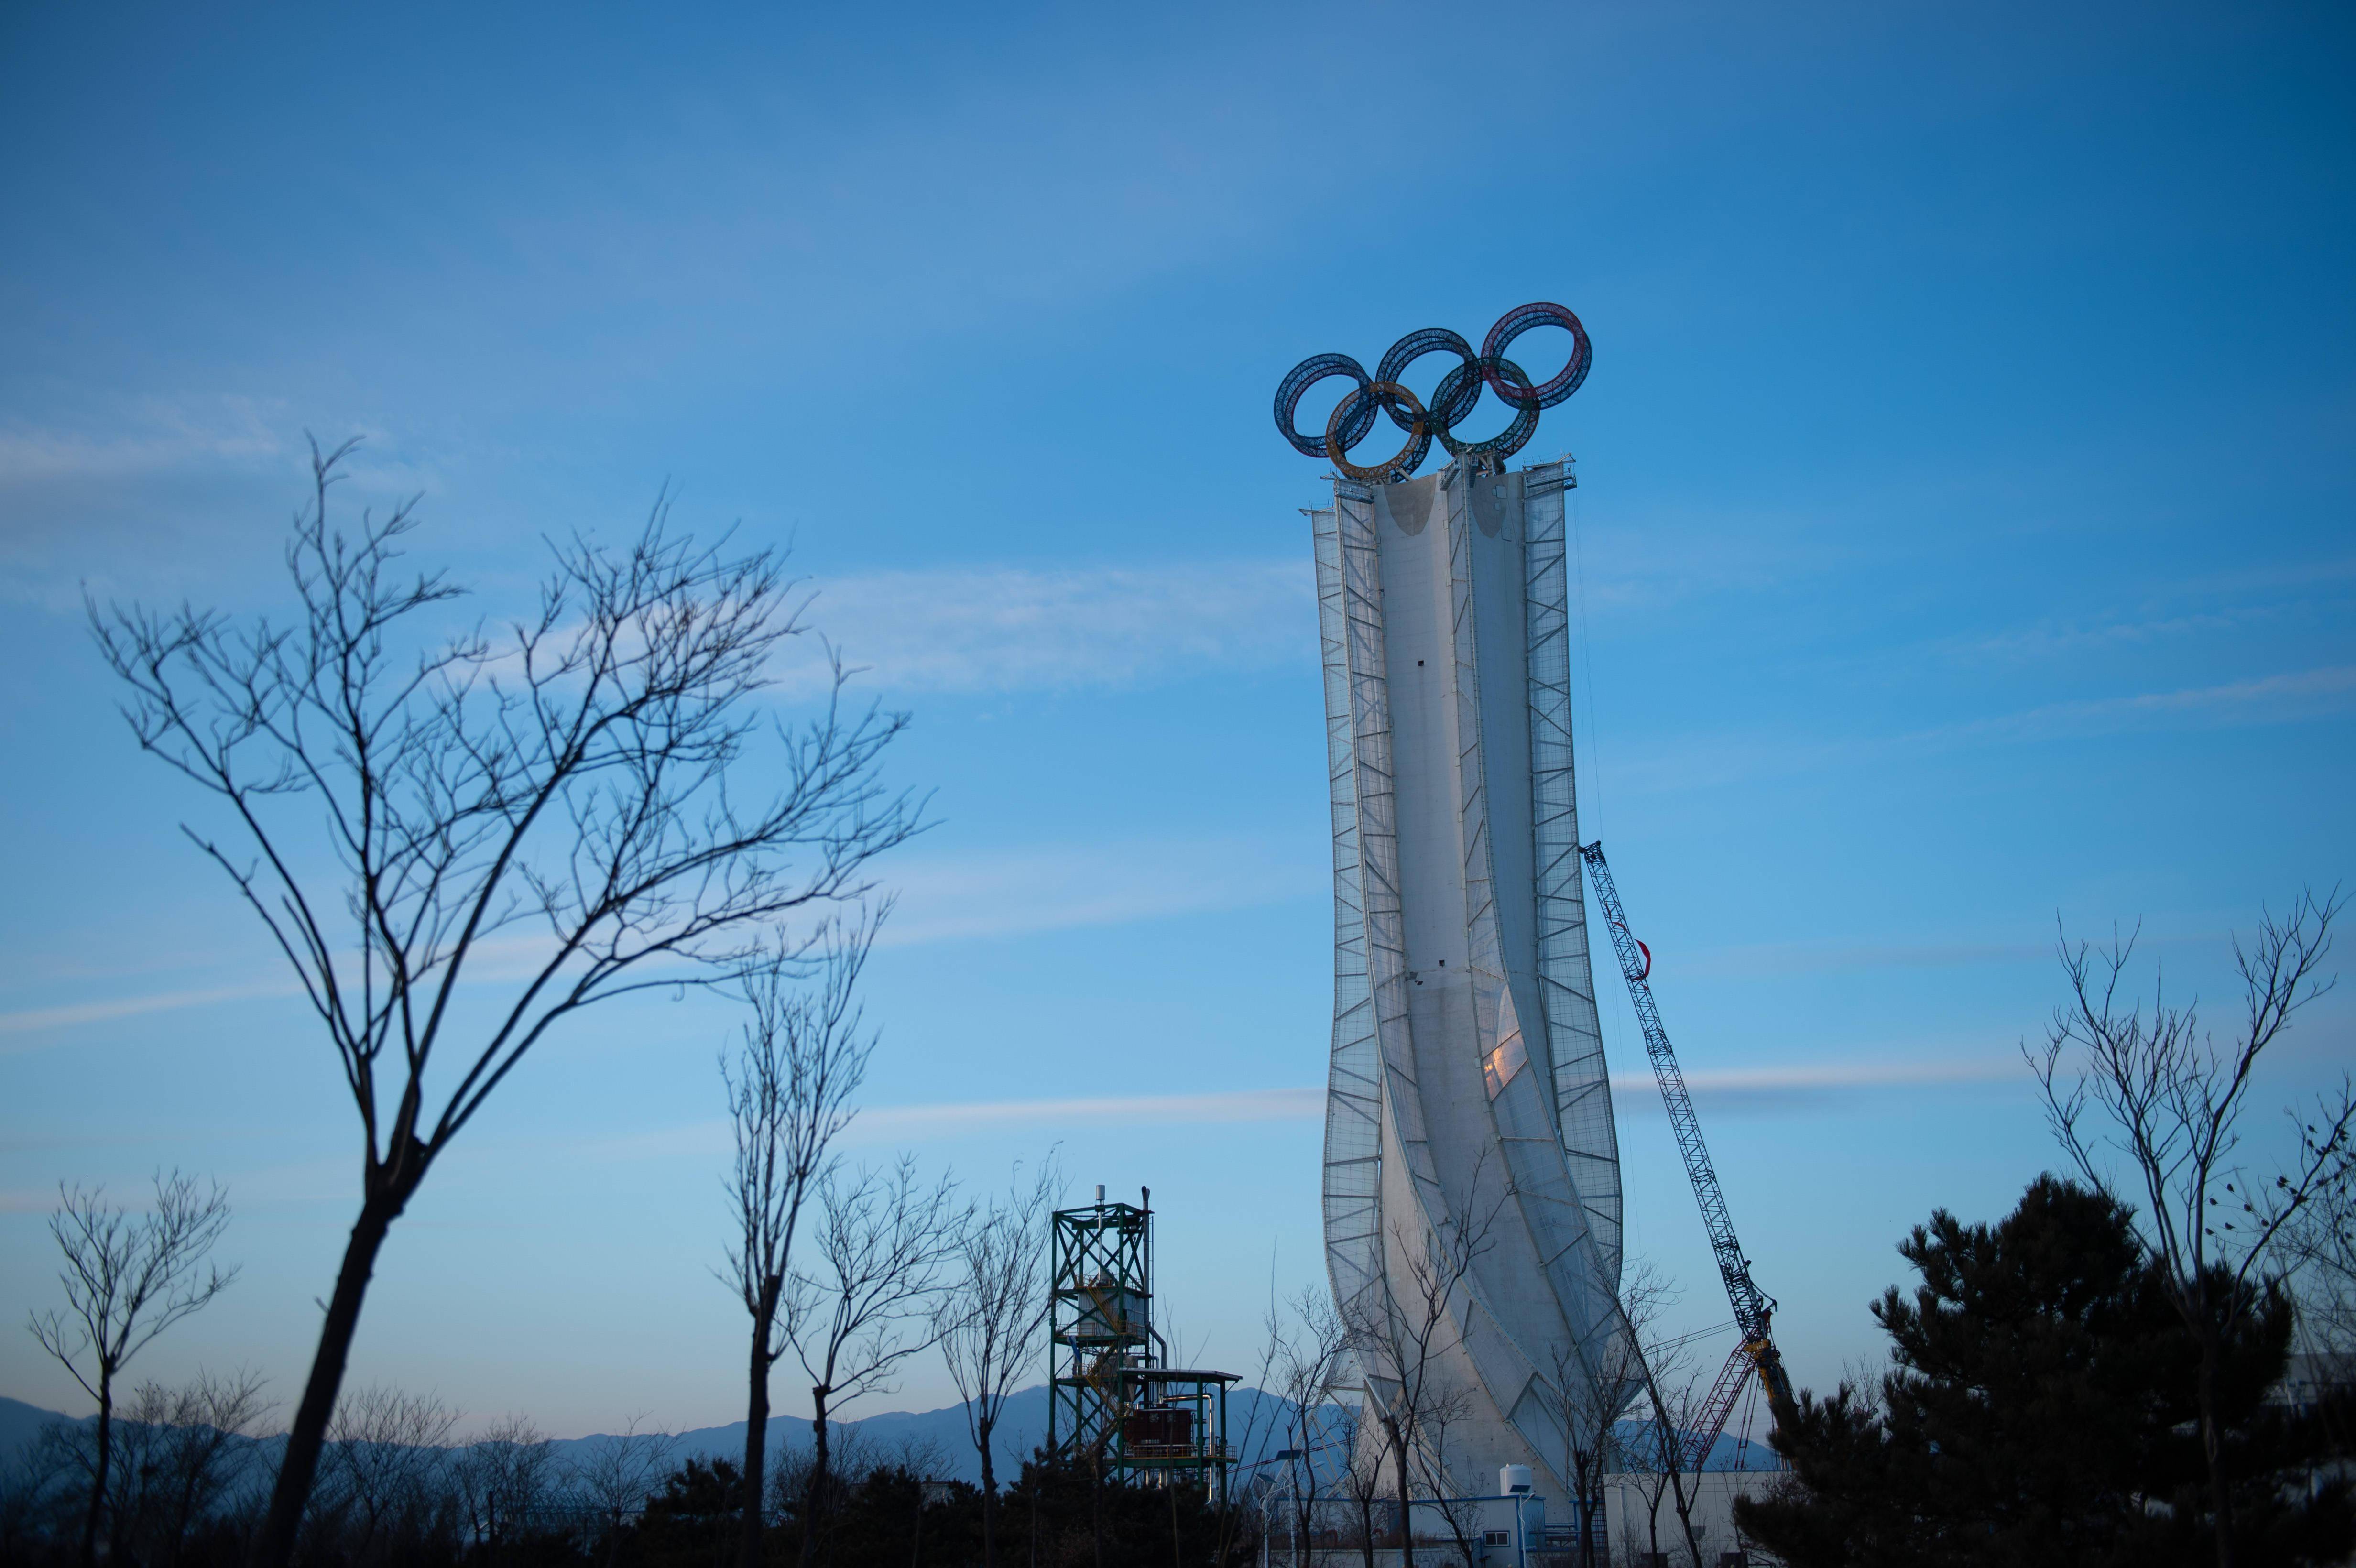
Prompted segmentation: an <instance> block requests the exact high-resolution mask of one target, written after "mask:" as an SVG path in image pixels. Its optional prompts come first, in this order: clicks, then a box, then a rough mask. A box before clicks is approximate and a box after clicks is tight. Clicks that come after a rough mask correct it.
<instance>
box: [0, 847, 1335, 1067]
mask: <svg viewBox="0 0 2356 1568" xmlns="http://www.w3.org/2000/svg"><path fill="white" fill-rule="evenodd" d="M1320 848H1322V844H1319V843H1311V844H1306V845H1293V844H1288V843H1286V842H1283V841H1281V840H1274V839H1262V838H1244V837H1234V838H1168V839H1134V840H1124V841H1116V842H1112V843H1104V844H1066V845H1054V844H1050V845H1036V846H1030V847H1025V848H1009V849H991V850H975V851H972V852H969V853H966V854H953V855H944V856H937V857H934V858H931V859H909V860H906V861H904V862H900V863H898V864H896V865H894V866H892V867H891V868H889V869H888V870H887V872H886V875H885V885H886V887H887V888H888V889H889V890H890V891H894V892H896V893H897V894H898V896H899V908H898V910H897V911H896V912H895V913H894V917H893V919H892V922H891V923H890V924H889V925H887V926H886V927H885V928H884V932H883V937H882V939H881V944H882V945H883V946H886V947H914V946H918V945H922V944H928V943H937V942H959V941H976V940H990V939H995V938H1002V937H1010V936H1024V935H1033V934H1036V933H1041V932H1047V931H1067V930H1075V929H1080V928H1085V927H1091V926H1108V925H1124V924H1128V923H1131V922H1135V921H1141V920H1158V919H1164V918H1169V917H1172V916H1177V915H1186V914H1199V913H1205V912H1211V911H1215V910H1232V909H1247V908H1251V907H1253V906H1256V905H1259V904H1264V903H1270V902H1274V901H1278V900H1281V899H1289V898H1301V897H1314V896H1316V895H1317V894H1319V893H1320V892H1321V891H1323V888H1324V886H1325V883H1324V880H1323V879H1324V868H1323V865H1322V864H1321V863H1320V862H1319V861H1318V859H1317V858H1316V855H1317V851H1318V850H1319V849H1320ZM552 951H553V948H552V944H551V942H550V940H549V938H548V937H547V936H546V935H545V933H529V932H525V933H514V934H505V935H500V936H497V937H493V938H490V939H487V940H486V941H484V942H482V943H480V944H477V947H476V949H475V952H474V955H473V967H472V969H471V970H470V974H471V976H472V977H473V978H474V979H475V980H476V981H478V982H497V981H501V980H510V979H514V978H516V977H517V976H520V975H525V974H529V973H531V972H532V971H534V970H536V969H537V968H538V967H539V966H540V965H541V964H543V963H545V962H546V960H547V958H548V956H549V955H550V954H551V953H552ZM300 994H301V992H300V989H299V988H298V987H296V986H295V984H294V983H293V982H292V981H291V980H288V979H284V978H274V979H273V978H262V977H261V976H256V977H255V978H253V979H252V980H248V981H245V982H242V983H240V984H236V985H229V986H209V987H191V988H176V989H171V990H164V991H145V992H139V993H136V994H133V995H127V996H126V995H114V996H101V997H90V998H89V999H87V1000H83V1001H76V1002H66V1003H59V1004H53V1005H49V1006H44V1007H37V1008H16V1009H13V1010H10V1011H5V1012H0V1036H6V1035H20V1036H24V1037H27V1038H26V1040H25V1041H24V1046H25V1047H29V1046H33V1045H37V1044H40V1043H42V1040H40V1039H38V1038H36V1037H38V1036H40V1035H42V1034H44V1033H45V1032H48V1031H56V1030H59V1029H70V1028H72V1027H74V1026H77V1025H82V1024H93V1023H103V1022H107V1021H109V1020H112V1019H125V1018H135V1017H138V1016H140V1015H141V1014H145V1013H156V1012H166V1011H172V1010H176V1009H178V1008H197V1007H209V1006H214V1005H218V1004H220V1003H224V1002H235V1001H251V1000H257V999H262V998H284V997H294V996H299V995H300ZM21 1048H22V1047H20V1049H21Z"/></svg>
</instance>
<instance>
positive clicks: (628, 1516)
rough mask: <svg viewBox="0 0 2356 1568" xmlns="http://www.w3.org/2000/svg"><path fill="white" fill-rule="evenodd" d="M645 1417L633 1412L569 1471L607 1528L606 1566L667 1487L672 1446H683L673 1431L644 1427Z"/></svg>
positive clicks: (574, 1485) (571, 1478) (612, 1561)
mask: <svg viewBox="0 0 2356 1568" xmlns="http://www.w3.org/2000/svg"><path fill="white" fill-rule="evenodd" d="M645 1419H646V1417H645V1416H643V1415H634V1416H632V1417H630V1419H629V1420H628V1421H626V1422H625V1423H624V1424H623V1426H622V1430H621V1431H619V1432H616V1433H611V1434H608V1435H605V1437H604V1438H603V1439H602V1440H601V1441H599V1442H598V1444H597V1445H596V1446H595V1447H594V1448H591V1449H590V1450H589V1451H588V1452H587V1454H586V1456H584V1457H583V1458H581V1459H579V1460H576V1461H574V1463H573V1465H572V1466H571V1467H570V1468H569V1470H568V1472H567V1478H568V1479H569V1480H570V1481H571V1482H572V1484H573V1489H574V1491H576V1492H577V1493H579V1494H580V1496H581V1497H582V1499H584V1500H585V1501H586V1502H587V1503H588V1505H589V1506H590V1507H591V1508H593V1509H595V1510H596V1512H597V1518H598V1520H599V1522H600V1523H601V1524H602V1525H603V1526H604V1527H605V1562H606V1564H607V1568H611V1565H612V1564H613V1563H614V1561H615V1559H616V1557H617V1556H618V1555H619V1554H620V1552H621V1550H622V1531H623V1528H624V1527H625V1526H626V1525H627V1524H628V1523H629V1521H630V1520H633V1519H635V1518H637V1514H638V1511H639V1510H640V1509H644V1508H645V1507H646V1505H647V1499H648V1498H649V1497H651V1496H653V1495H654V1494H655V1493H656V1492H658V1491H659V1490H660V1489H661V1488H662V1481H663V1476H664V1474H665V1472H666V1471H668V1470H669V1467H670V1456H671V1450H672V1449H674V1448H676V1447H677V1446H679V1439H678V1438H676V1437H675V1436H673V1435H671V1434H669V1433H668V1432H663V1431H659V1430H655V1429H651V1428H646V1429H642V1428H641V1427H640V1425H639V1424H640V1423H641V1422H643V1421H644V1420H645Z"/></svg>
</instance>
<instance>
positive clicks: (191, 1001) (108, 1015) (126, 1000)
mask: <svg viewBox="0 0 2356 1568" xmlns="http://www.w3.org/2000/svg"><path fill="white" fill-rule="evenodd" d="M300 994H301V992H300V990H299V989H298V987H295V985H294V984H293V983H292V982H290V981H278V982H269V981H261V982H255V983H253V984H250V985H243V986H208V987H200V988H198V989H195V990H185V991H155V992H150V993H148V994H146V995H145V996H137V997H105V998H102V999H99V1000H93V1001H88V1002H70V1003H67V1004H66V1005H64V1006H62V1007H53V1008H17V1009H16V1010H15V1011H13V1012H0V1034H22V1033H26V1032H28V1031H30V1030H34V1029H63V1028H66V1027H68V1026H69V1025H72V1024H94V1023H104V1022H106V1021H108V1020H109V1019H129V1018H137V1017H138V1016H139V1015H140V1014H142V1013H161V1012H171V1011H174V1010H176V1009H177V1008H201V1007H208V1006H210V1005H211V1004H213V1003H215V1002H239V1001H251V1000H252V999H254V998H255V997H293V996H299V995H300Z"/></svg>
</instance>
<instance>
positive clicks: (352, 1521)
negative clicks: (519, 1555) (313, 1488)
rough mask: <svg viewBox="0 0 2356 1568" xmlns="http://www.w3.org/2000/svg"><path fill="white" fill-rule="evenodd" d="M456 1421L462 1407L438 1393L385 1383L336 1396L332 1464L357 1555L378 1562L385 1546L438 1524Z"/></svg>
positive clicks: (337, 1495)
mask: <svg viewBox="0 0 2356 1568" xmlns="http://www.w3.org/2000/svg"><path fill="white" fill-rule="evenodd" d="M457 1424H458V1413H457V1412H456V1411H455V1410H452V1409H451V1408H450V1407H449V1406H447V1405H445V1404H444V1403H442V1401H441V1400H440V1399H439V1398H438V1397H436V1396H435V1395H433V1394H407V1393H403V1392H401V1391H400V1390H399V1389H395V1388H390V1387H386V1386H384V1385H382V1384H370V1385H369V1386H366V1387H363V1388H357V1389H354V1390H352V1391H351V1392H349V1393H348V1394H346V1395H345V1396H344V1397H343V1399H341V1400H340V1401H338V1402H337V1407H336V1419H335V1424H333V1425H332V1426H331V1427H330V1428H329V1429H328V1441H327V1466H326V1468H327V1476H328V1478H329V1480H330V1482H331V1483H332V1485H333V1487H334V1493H333V1498H334V1502H335V1504H336V1505H337V1506H336V1508H335V1509H334V1510H333V1511H334V1512H337V1513H340V1514H341V1515H342V1516H343V1517H344V1520H345V1521H346V1524H345V1530H346V1533H347V1535H348V1537H349V1540H348V1552H347V1553H346V1555H348V1557H349V1558H350V1560H351V1561H353V1562H355V1563H369V1562H372V1561H375V1560H376V1559H377V1557H378V1554H379V1549H380V1548H385V1547H391V1546H393V1545H397V1544H398V1543H399V1541H400V1540H401V1539H402V1538H409V1539H414V1538H415V1537H417V1536H420V1535H422V1534H423V1533H425V1532H426V1531H431V1530H432V1529H433V1528H434V1524H435V1523H436V1522H437V1521H436V1520H434V1508H435V1503H436V1501H437V1499H436V1496H435V1494H436V1490H437V1488H438V1487H439V1486H440V1484H441V1482H442V1480H443V1472H444V1470H445V1469H446V1468H447V1467H448V1465H449V1461H450V1453H449V1442H450V1434H451V1431H452V1429H453V1428H455V1426H456V1425H457Z"/></svg>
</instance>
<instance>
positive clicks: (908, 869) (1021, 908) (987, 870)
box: [882, 838, 1326, 946]
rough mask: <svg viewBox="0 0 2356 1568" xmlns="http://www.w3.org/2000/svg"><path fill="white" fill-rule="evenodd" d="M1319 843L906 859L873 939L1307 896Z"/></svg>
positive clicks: (1048, 927) (953, 934)
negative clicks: (892, 905) (886, 920)
mask: <svg viewBox="0 0 2356 1568" xmlns="http://www.w3.org/2000/svg"><path fill="white" fill-rule="evenodd" d="M1322 848H1323V842H1322V840H1321V841H1318V842H1316V843H1313V844H1309V845H1300V844H1291V843H1287V842H1284V841H1281V840H1271V839H1263V838H1165V839H1133V840H1129V841H1125V842H1119V843H1111V844H1093V845H1041V846H1035V847H1032V848H1020V849H1005V850H982V851H977V852H974V853H972V854H968V855H957V856H945V857H942V858H939V859H930V860H915V861H910V862H908V863H907V864H905V865H904V866H901V867H898V868H896V869H894V870H893V872H892V873H891V875H890V878H889V883H890V886H891V887H892V889H893V890H894V891H896V892H897V893H898V894H899V899H900V904H899V908H898V910H897V911H896V912H894V915H893V919H892V923H891V924H890V925H888V926H886V927H885V928H884V933H883V939H882V941H883V945H885V946H914V945H916V944H921V943H931V942H951V941H958V940H964V939H972V938H991V937H1006V936H1020V935H1027V934H1030V933H1036V932H1043V931H1064V930H1071V929H1076V928H1079V927H1086V926H1102V925H1123V924H1127V923H1130V922H1132V921H1139V920H1153V919H1161V918H1164V917H1168V916H1173V915H1183V914H1196V913H1204V912H1209V911H1213V910H1228V909H1246V908H1249V907H1252V906H1254V905H1258V904H1264V903H1270V902H1274V901H1278V900H1281V899H1288V898H1300V897H1308V896H1313V895H1315V894H1317V893H1319V892H1320V891H1323V889H1324V887H1325V886H1326V883H1325V876H1326V870H1325V868H1324V867H1323V864H1322V863H1320V862H1319V860H1318V859H1317V858H1316V855H1315V853H1314V852H1315V851H1316V850H1319V849H1322Z"/></svg>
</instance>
